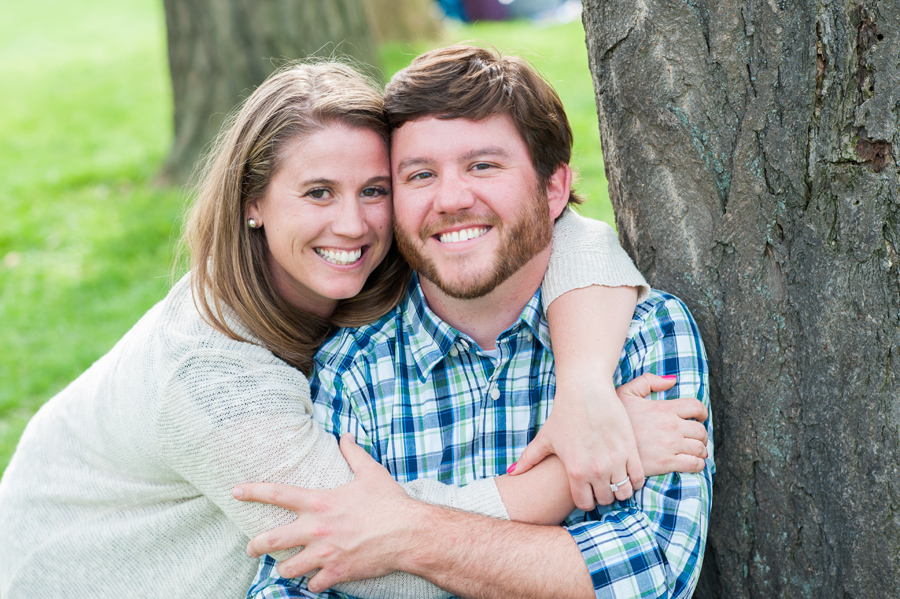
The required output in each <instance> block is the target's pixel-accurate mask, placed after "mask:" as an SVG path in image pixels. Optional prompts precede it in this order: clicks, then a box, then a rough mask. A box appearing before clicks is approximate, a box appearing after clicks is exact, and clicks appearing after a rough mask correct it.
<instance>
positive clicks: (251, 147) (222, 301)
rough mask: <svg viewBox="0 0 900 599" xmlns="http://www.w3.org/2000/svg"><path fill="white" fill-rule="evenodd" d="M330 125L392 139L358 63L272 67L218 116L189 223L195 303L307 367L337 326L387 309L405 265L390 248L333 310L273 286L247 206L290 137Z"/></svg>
mask: <svg viewBox="0 0 900 599" xmlns="http://www.w3.org/2000/svg"><path fill="white" fill-rule="evenodd" d="M332 124H343V125H348V126H351V127H360V128H365V129H370V130H373V131H375V132H377V133H378V134H379V135H380V136H381V137H382V139H383V140H384V142H385V143H386V144H387V143H389V142H388V127H387V123H386V121H385V118H384V115H383V111H382V100H381V93H380V91H379V90H378V88H377V87H376V86H375V85H373V84H372V83H371V82H370V81H369V80H367V79H366V78H365V77H364V76H363V75H361V74H360V73H359V72H358V71H356V70H355V69H353V68H351V67H349V66H348V65H345V64H342V63H334V62H321V63H313V64H309V63H308V64H300V65H294V66H291V67H288V68H285V69H282V70H280V71H278V72H276V73H275V74H273V75H272V76H271V77H269V78H268V79H267V80H266V81H265V82H264V83H263V84H262V85H260V87H259V88H257V90H256V91H255V92H254V93H253V94H252V95H251V96H250V97H249V98H248V99H247V100H246V101H245V102H244V104H243V105H242V106H241V108H240V110H238V111H237V112H236V113H234V114H233V115H232V116H231V117H229V119H228V120H226V124H225V125H223V128H222V132H221V133H220V135H219V137H218V138H217V140H216V142H215V145H214V146H213V149H212V151H211V152H210V153H209V157H208V159H207V160H206V162H205V163H204V165H203V171H202V178H201V184H200V186H199V188H198V193H197V199H196V201H195V203H194V205H193V208H192V209H191V211H190V215H189V217H188V219H187V223H186V226H185V247H186V248H187V250H188V251H189V252H190V265H191V278H192V291H193V295H194V303H195V305H196V306H197V309H198V310H199V311H200V314H201V315H202V316H203V318H204V319H205V320H206V321H207V322H209V324H210V325H211V326H213V327H215V328H216V329H217V330H219V331H221V332H222V333H224V334H226V335H228V336H229V337H231V338H233V339H237V340H240V341H248V342H252V343H257V344H259V345H262V346H263V347H265V348H267V349H269V350H270V351H272V353H274V354H275V355H277V356H278V357H280V358H281V359H283V360H285V361H286V362H288V363H289V364H291V365H293V366H295V367H296V368H298V369H300V370H301V371H302V372H304V373H305V374H307V375H309V374H310V372H311V370H312V365H313V356H314V354H315V352H316V351H317V350H318V348H319V347H320V346H321V345H322V343H323V342H324V340H325V338H326V337H327V335H328V334H329V333H330V331H331V330H332V329H333V327H334V326H360V325H363V324H367V323H370V322H372V321H374V320H376V319H377V318H379V317H380V316H382V315H384V314H385V313H387V312H388V311H389V310H390V309H391V308H393V307H394V306H395V305H396V304H397V302H398V301H399V300H400V298H401V297H402V296H403V293H404V290H405V289H406V284H407V282H408V280H409V274H410V269H409V266H408V265H407V264H406V262H405V261H404V260H403V258H402V257H401V256H400V254H399V252H397V250H396V248H395V247H392V248H391V250H390V251H389V252H388V255H387V257H386V258H385V260H384V261H383V262H382V263H381V264H380V265H379V266H378V267H377V268H376V269H375V270H374V271H373V273H372V274H371V275H370V276H369V279H368V281H367V282H366V285H365V286H364V288H363V290H362V291H361V292H360V293H359V294H358V295H357V296H356V297H353V298H351V299H348V300H344V301H342V302H340V303H339V305H338V307H337V309H336V310H335V312H334V314H333V315H332V316H331V318H329V319H323V318H320V317H317V316H315V315H313V314H310V313H308V312H306V311H305V310H301V309H299V308H297V307H295V306H293V305H291V304H289V303H288V302H286V301H285V300H284V299H283V298H282V297H281V295H279V293H278V292H277V291H276V288H275V285H274V281H273V278H272V276H271V273H270V272H269V267H268V263H267V254H268V248H267V244H266V236H265V230H264V229H251V228H250V227H249V226H248V224H247V205H248V204H249V203H250V202H252V201H253V200H254V199H257V198H260V197H262V196H263V195H264V194H265V192H266V189H267V188H268V185H269V182H270V181H271V180H272V177H273V176H274V174H275V172H276V171H277V170H278V167H279V166H280V158H281V155H280V152H282V151H283V150H284V149H285V147H286V146H287V144H289V142H291V141H293V140H295V139H297V138H298V137H302V136H306V135H309V134H310V133H313V132H315V131H318V130H321V129H322V128H324V127H327V126H329V125H332ZM229 311H230V312H231V314H230V315H229V316H230V318H226V314H227V313H228V312H229Z"/></svg>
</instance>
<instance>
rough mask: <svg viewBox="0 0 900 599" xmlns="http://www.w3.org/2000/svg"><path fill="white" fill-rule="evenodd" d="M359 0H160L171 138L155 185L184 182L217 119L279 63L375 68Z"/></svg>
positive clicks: (222, 117) (363, 13) (216, 128)
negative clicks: (321, 59) (348, 59)
mask: <svg viewBox="0 0 900 599" xmlns="http://www.w3.org/2000/svg"><path fill="white" fill-rule="evenodd" d="M364 1H365V0H328V1H323V2H312V1H302V2H298V1H297V0H165V9H166V28H167V31H168V40H169V68H170V71H171V75H172V91H173V96H174V105H175V110H174V116H175V140H174V142H173V145H172V150H171V153H170V154H169V157H168V159H167V160H166V163H165V164H164V166H163V170H162V172H161V173H160V175H159V180H160V181H161V182H162V183H164V184H175V185H180V184H182V183H184V182H185V181H186V180H187V178H188V175H189V174H190V173H191V170H192V169H193V167H194V164H195V162H196V161H197V159H198V157H199V156H200V154H201V151H202V150H203V149H204V147H205V146H206V145H207V144H208V143H209V142H210V141H212V139H213V138H214V137H215V134H216V132H217V131H218V129H219V126H220V124H221V123H222V120H223V119H224V117H225V115H227V114H228V113H229V112H231V110H232V109H233V108H234V107H235V106H236V105H237V104H238V102H240V101H241V100H243V99H244V98H246V97H247V96H248V95H249V94H250V93H252V91H253V90H254V89H255V88H256V86H257V85H259V84H260V83H262V81H263V80H264V79H265V78H266V77H267V76H268V75H269V74H270V73H271V72H272V71H274V70H275V69H276V68H277V67H278V66H280V65H281V64H283V63H284V62H285V61H288V60H292V59H298V58H305V57H306V56H308V55H310V54H316V55H318V56H326V57H327V56H330V55H331V54H332V53H336V54H347V55H351V56H353V57H355V58H357V59H359V60H360V61H362V62H365V63H368V64H372V65H377V64H378V58H377V53H376V49H375V43H374V41H373V37H372V32H371V27H370V24H369V19H368V13H367V10H366V7H365V6H364V4H363V2H364Z"/></svg>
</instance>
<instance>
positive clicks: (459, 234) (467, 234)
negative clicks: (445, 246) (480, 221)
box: [438, 227, 490, 243]
mask: <svg viewBox="0 0 900 599" xmlns="http://www.w3.org/2000/svg"><path fill="white" fill-rule="evenodd" d="M488 229H490V227H475V228H473V229H463V230H462V231H453V232H452V233H443V234H442V235H441V236H440V237H438V240H440V242H441V243H459V242H460V241H468V240H470V239H475V238H476V237H481V236H482V235H484V234H485V233H487V232H488Z"/></svg>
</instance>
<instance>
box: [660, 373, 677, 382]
mask: <svg viewBox="0 0 900 599" xmlns="http://www.w3.org/2000/svg"><path fill="white" fill-rule="evenodd" d="M662 378H664V379H666V380H667V381H670V380H672V379H677V378H678V376H677V375H674V374H667V375H665V376H663V377H662Z"/></svg>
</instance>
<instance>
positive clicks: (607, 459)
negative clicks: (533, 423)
mask: <svg viewBox="0 0 900 599" xmlns="http://www.w3.org/2000/svg"><path fill="white" fill-rule="evenodd" d="M669 386H671V385H669ZM550 454H556V455H557V456H558V457H559V459H560V460H561V461H562V463H563V465H564V466H565V469H566V472H567V474H568V478H569V489H570V492H571V494H572V500H573V501H574V502H575V505H576V506H578V508H579V509H582V510H585V511H587V510H591V509H593V508H594V505H595V503H598V504H600V505H608V504H610V503H612V502H613V501H614V500H616V499H619V500H624V499H628V498H629V497H631V496H632V495H633V494H634V491H636V490H637V489H640V488H641V486H643V484H644V468H643V466H642V464H641V459H640V457H639V453H638V446H637V443H636V441H635V437H634V433H633V432H632V426H631V422H630V420H629V416H628V413H627V411H626V410H625V407H624V406H623V405H622V402H621V401H620V400H619V398H618V396H617V395H616V390H615V388H614V387H613V385H612V382H611V381H610V382H609V383H606V384H601V385H597V384H595V383H593V382H592V381H589V380H582V379H578V380H576V379H574V378H572V377H570V378H567V379H565V380H559V379H557V387H556V397H555V399H554V403H553V411H552V412H551V413H550V416H549V417H548V418H547V421H546V422H545V423H544V425H543V426H542V427H541V429H540V431H538V434H537V435H536V436H535V438H534V440H533V441H532V442H531V443H529V445H528V447H526V448H525V451H523V452H522V455H521V456H520V457H519V461H518V462H516V463H515V464H514V465H513V467H512V469H511V470H510V471H509V474H513V475H516V474H521V473H523V472H527V471H528V470H530V469H531V468H532V467H533V466H534V465H535V464H537V463H538V462H540V461H541V460H543V459H544V458H545V457H547V456H548V455H550ZM612 483H620V484H618V485H617V489H616V490H615V492H614V491H613V489H612V487H611V484H612Z"/></svg>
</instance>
